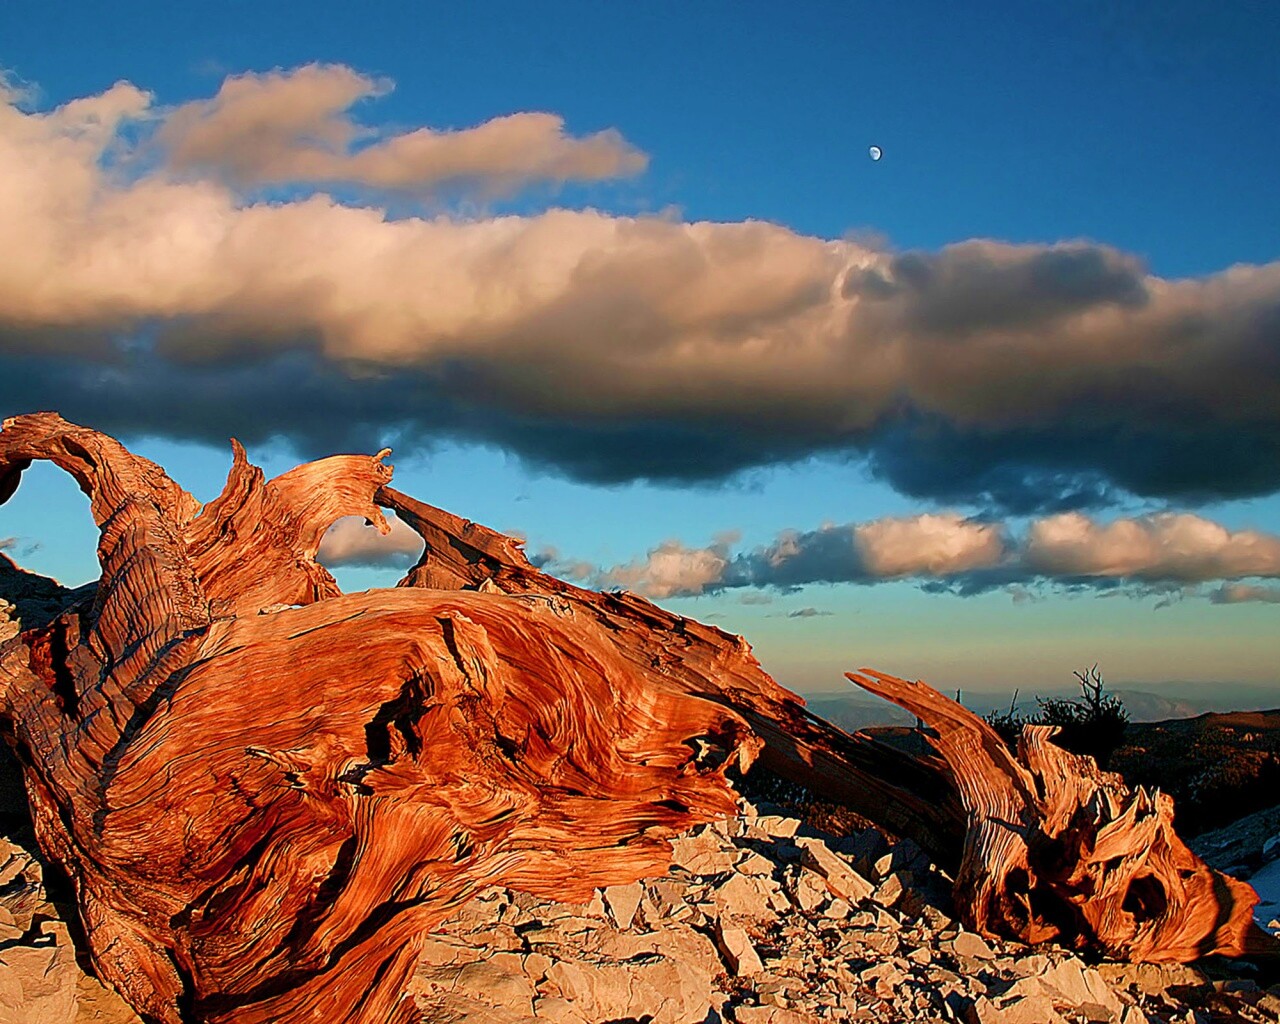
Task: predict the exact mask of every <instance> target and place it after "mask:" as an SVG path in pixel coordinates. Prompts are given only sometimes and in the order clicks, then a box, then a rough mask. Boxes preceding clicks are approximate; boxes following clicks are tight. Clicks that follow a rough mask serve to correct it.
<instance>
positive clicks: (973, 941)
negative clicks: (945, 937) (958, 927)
mask: <svg viewBox="0 0 1280 1024" xmlns="http://www.w3.org/2000/svg"><path fill="white" fill-rule="evenodd" d="M947 945H948V946H950V948H951V951H952V952H953V953H955V955H956V956H963V957H968V958H969V959H971V960H990V959H991V958H992V957H994V956H995V953H994V951H993V950H992V949H991V947H990V946H989V945H988V944H987V940H986V939H984V938H983V937H982V936H981V935H976V934H974V933H973V932H961V933H960V934H959V935H957V936H956V937H955V938H954V939H952V940H951V941H950V942H949V943H947Z"/></svg>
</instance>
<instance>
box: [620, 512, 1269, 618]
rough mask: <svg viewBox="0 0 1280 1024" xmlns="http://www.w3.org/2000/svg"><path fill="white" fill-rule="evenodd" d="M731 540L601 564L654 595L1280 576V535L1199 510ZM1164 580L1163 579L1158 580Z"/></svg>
mask: <svg viewBox="0 0 1280 1024" xmlns="http://www.w3.org/2000/svg"><path fill="white" fill-rule="evenodd" d="M731 544H732V541H730V542H728V543H726V542H723V541H722V542H718V543H716V544H713V545H711V546H709V547H706V548H689V547H686V546H685V545H683V544H681V543H680V542H679V541H675V540H671V541H667V542H665V543H664V544H662V545H661V546H659V547H658V548H656V549H655V550H653V551H650V552H649V555H648V557H647V558H646V559H644V560H641V561H636V562H631V563H628V564H627V565H623V566H617V567H615V568H613V569H609V570H605V571H603V572H600V573H598V574H596V576H595V578H596V579H598V580H602V581H605V582H614V583H619V584H622V585H625V586H627V587H629V588H630V589H633V590H637V591H639V592H641V593H645V594H648V595H649V596H651V597H657V598H662V597H674V596H681V595H694V594H702V593H707V592H711V591H718V590H724V589H728V588H736V587H777V588H781V589H791V588H795V587H799V586H804V585H806V584H811V583H863V584H869V583H878V582H883V581H886V580H897V579H914V580H917V581H920V582H922V583H941V584H945V585H947V586H948V587H949V589H954V590H955V591H957V592H959V593H980V592H984V591H987V590H992V589H996V588H998V587H999V588H1006V589H1007V590H1008V591H1009V593H1011V594H1012V595H1013V598H1014V600H1015V601H1016V602H1025V601H1027V600H1030V599H1032V598H1033V597H1034V593H1033V592H1032V591H1029V590H1028V589H1027V586H1028V584H1039V583H1048V584H1053V583H1062V584H1066V585H1070V586H1081V585H1085V586H1087V585H1090V584H1091V583H1092V584H1094V585H1097V586H1105V587H1111V586H1113V585H1114V584H1115V583H1117V582H1121V581H1123V582H1127V583H1131V584H1133V587H1132V591H1131V592H1132V593H1133V594H1135V595H1138V596H1148V595H1150V594H1152V593H1155V592H1157V591H1158V593H1159V594H1160V595H1162V596H1164V597H1166V598H1167V597H1168V595H1170V594H1172V593H1174V592H1175V591H1176V592H1177V594H1178V595H1180V596H1184V597H1185V596H1190V595H1191V594H1193V593H1196V592H1197V591H1196V590H1195V588H1194V586H1193V585H1195V584H1199V583H1204V582H1208V581H1211V580H1238V579H1241V578H1247V577H1271V578H1280V537H1277V536H1275V535H1273V534H1265V533H1260V532H1258V531H1254V530H1240V531H1236V532H1232V531H1229V530H1227V529H1226V528H1225V527H1223V526H1221V525H1220V524H1218V523H1214V522H1212V521H1210V520H1207V519H1202V518H1200V517H1198V516H1194V515H1186V514H1183V515H1169V514H1166V515H1154V516H1142V517H1138V518H1133V519H1118V520H1115V521H1114V522H1110V523H1101V522H1097V521H1095V520H1092V519H1089V518H1088V517H1086V516H1083V515H1080V514H1078V513H1071V514H1063V515H1056V516H1048V517H1045V518H1042V519H1038V520H1034V521H1032V522H1031V523H1030V524H1029V526H1028V527H1027V528H1026V530H1025V532H1023V533H1022V534H1020V535H1015V531H1014V530H1013V529H1012V528H1011V527H1010V526H1009V525H1008V524H1006V523H1000V522H990V521H985V520H977V519H966V518H964V517H962V516H959V515H956V514H954V513H947V514H941V515H933V514H924V515H918V516H907V517H898V518H893V517H886V518H883V519H877V520H873V521H870V522H866V523H846V524H843V525H834V524H828V525H825V526H823V527H821V528H819V529H817V530H810V531H804V532H802V531H798V530H784V531H782V532H781V533H780V534H779V535H778V537H777V539H775V540H774V542H773V543H772V544H769V545H766V546H764V547H760V548H756V549H754V550H752V551H746V552H739V553H736V554H735V553H734V552H733V551H732V550H731ZM1153 588H1154V589H1153ZM1271 593H1273V591H1271V590H1267V589H1265V588H1259V587H1255V586H1250V585H1232V586H1225V587H1223V588H1222V589H1221V590H1219V591H1217V592H1215V593H1214V594H1213V595H1211V597H1212V600H1214V601H1215V602H1218V603H1229V602H1233V601H1243V600H1270V599H1271V598H1270V596H1268V595H1270V594H1271Z"/></svg>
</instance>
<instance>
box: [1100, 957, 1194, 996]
mask: <svg viewBox="0 0 1280 1024" xmlns="http://www.w3.org/2000/svg"><path fill="white" fill-rule="evenodd" d="M1098 973H1099V974H1100V975H1101V976H1102V978H1103V979H1104V980H1105V981H1106V982H1107V984H1108V985H1110V986H1112V987H1113V988H1128V989H1132V990H1134V991H1137V992H1140V993H1142V994H1143V995H1147V996H1156V995H1159V994H1160V993H1162V992H1165V991H1167V990H1168V989H1170V988H1173V987H1175V986H1178V987H1184V988H1202V987H1206V986H1208V984H1209V979H1208V977H1206V975H1205V974H1204V972H1203V971H1201V970H1200V969H1199V968H1197V967H1193V966H1192V965H1191V964H1114V963H1104V964H1099V965H1098Z"/></svg>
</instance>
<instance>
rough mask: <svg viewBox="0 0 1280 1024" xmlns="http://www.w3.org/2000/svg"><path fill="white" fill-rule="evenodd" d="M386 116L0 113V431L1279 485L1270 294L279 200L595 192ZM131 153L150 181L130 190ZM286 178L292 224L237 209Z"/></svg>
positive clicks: (555, 217) (484, 144) (555, 214)
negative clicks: (4, 235)
mask: <svg viewBox="0 0 1280 1024" xmlns="http://www.w3.org/2000/svg"><path fill="white" fill-rule="evenodd" d="M300 83H301V84H307V83H310V84H309V86H308V88H306V89H303V88H302V87H301V84H300ZM385 88H386V85H385V83H380V82H379V81H377V80H376V79H373V78H370V77H368V76H363V75H360V74H358V73H356V72H353V71H351V70H350V69H345V68H335V67H332V66H310V67H308V68H302V69H298V70H296V71H293V72H273V73H270V74H265V75H248V76H240V77H238V78H233V79H229V80H228V82H227V83H225V84H224V86H223V89H222V90H221V91H220V92H219V94H218V96H216V97H214V98H213V99H211V100H208V101H198V102H196V103H195V104H184V105H182V106H179V107H176V108H173V109H171V110H167V111H166V110H165V109H164V108H161V107H157V106H156V105H155V102H154V101H153V99H152V97H150V96H149V95H148V94H147V93H145V92H143V91H142V90H140V89H138V88H136V87H134V86H132V85H130V84H128V83H124V82H122V83H118V84H117V85H115V86H113V87H112V88H111V89H109V90H107V91H106V92H104V93H102V94H100V95H97V96H91V97H86V98H84V99H81V100H76V101H73V102H72V103H68V104H66V105H64V106H62V107H60V108H58V109H56V110H53V111H50V112H45V113H40V112H28V111H26V110H23V109H19V107H18V106H17V105H16V101H14V100H13V99H12V97H8V98H7V99H5V101H4V102H0V223H4V224H5V225H6V229H7V231H8V232H9V234H10V235H11V236H12V237H15V238H22V239H23V245H22V246H21V247H17V246H10V247H8V249H6V250H4V251H0V408H4V409H6V410H10V411H27V410H30V409H34V408H57V409H59V410H60V411H61V412H63V414H64V415H66V416H68V417H70V418H72V419H79V420H82V421H85V422H90V423H92V424H93V425H95V426H97V427H100V428H102V429H107V430H111V431H115V432H117V433H122V434H126V435H129V434H138V433H145V434H150V435H156V434H162V435H165V436H169V437H173V438H179V439H189V440H198V441H209V442H216V443H219V444H222V443H225V439H226V437H227V436H229V435H232V434H234V435H235V436H238V437H240V438H241V439H242V440H244V441H246V442H247V443H254V442H261V441H265V440H267V439H269V438H273V437H281V438H284V439H287V440H289V441H290V442H292V443H293V444H294V446H295V447H296V448H297V449H298V451H299V453H300V454H303V455H313V454H317V453H321V452H324V453H327V452H329V451H332V450H334V449H338V448H351V447H357V448H360V449H369V450H376V448H377V447H380V446H382V445H383V444H387V443H391V444H393V445H394V446H395V447H397V448H398V449H399V450H402V451H412V450H414V449H415V448H417V449H421V448H424V447H429V446H430V445H432V444H434V443H437V442H439V441H442V440H448V439H461V440H467V441H472V442H479V443H484V444H490V445H495V446H499V447H501V448H503V449H505V450H507V451H511V452H514V453H516V454H518V455H519V456H521V457H523V458H524V459H525V460H526V461H527V462H529V463H530V464H532V465H534V466H537V467H542V468H546V469H549V470H552V471H555V472H558V473H562V474H565V475H568V476H570V477H573V478H576V479H579V480H584V481H590V482H606V483H607V482H619V481H626V480H634V479H641V478H643V479H650V480H658V481H667V482H680V483H700V482H710V481H717V480H722V479H724V478H725V477H727V476H730V475H732V474H734V473H736V472H739V471H741V470H744V469H747V468H750V467H756V466H764V465H769V464H774V463H781V462H787V461H791V460H796V459H801V458H807V457H811V456H814V455H823V456H827V457H829V458H831V459H833V460H859V461H861V460H865V462H866V465H867V466H868V467H869V468H870V470H871V471H872V473H873V474H875V475H876V476H878V477H879V478H880V479H882V480H884V481H886V482H887V483H889V484H890V485H891V486H893V487H895V488H897V489H898V490H899V491H901V492H902V493H904V494H907V495H911V496H915V497H918V498H921V499H923V500H933V501H941V502H946V503H948V504H969V503H975V504H980V505H983V506H987V507H991V508H999V509H1004V510H1006V511H1010V512H1013V513H1019V514H1021V513H1038V514H1043V513H1046V512H1060V511H1065V510H1071V509H1084V508H1090V507H1097V506H1101V505H1105V504H1107V503H1108V502H1111V501H1113V500H1115V499H1116V497H1117V496H1123V494H1124V493H1126V492H1131V493H1134V494H1139V495H1145V496H1159V497H1163V498H1169V499H1178V500H1182V501H1207V500H1210V499H1215V498H1222V497H1231V496H1244V495H1253V494H1266V493H1271V492H1272V491H1274V490H1276V489H1278V488H1280V358H1277V352H1278V351H1280V350H1278V349H1277V346H1276V338H1277V337H1280V263H1272V264H1267V265H1264V266H1236V267H1232V268H1229V269H1227V270H1224V271H1222V272H1220V273H1217V274H1213V275H1209V276H1206V277H1202V278H1190V279H1183V280H1167V279H1162V278H1159V277H1157V276H1154V275H1152V274H1150V273H1148V272H1147V271H1146V270H1145V269H1144V267H1143V266H1142V265H1141V263H1140V261H1139V260H1138V259H1137V258H1136V257H1134V256H1132V255H1130V254H1126V253H1123V252H1120V251H1118V250H1116V249H1114V248H1111V247H1108V246H1105V245H1099V244H1096V243H1092V242H1082V241H1068V242H1060V243H1056V244H1049V245H1011V244H1006V243H1001V242H996V241H989V240H975V241H968V242H962V243H959V244H957V245H953V246H948V247H946V248H943V249H941V250H939V251H937V252H930V253H926V252H907V253H893V252H889V251H887V250H885V249H884V248H883V247H878V246H877V245H875V244H872V243H869V242H867V241H856V240H851V239H845V240H835V241H832V240H825V239H820V238H814V237H809V236H805V235H801V234H797V233H795V232H793V231H790V230H788V229H786V228H783V227H780V226H777V225H772V224H766V223H759V222H751V221H748V222H743V223H682V222H680V221H677V220H674V219H671V218H664V217H620V216H611V215H609V214H607V213H603V212H600V211H595V210H567V209H551V210H547V211H545V212H542V213H536V214H530V215H526V216H499V217H485V218H470V219H468V218H463V217H458V216H448V215H444V214H440V215H436V216H432V217H422V216H417V217H415V216H398V217H394V218H393V217H392V216H390V215H389V214H388V213H387V212H386V211H385V210H382V209H379V208H376V207H373V206H367V205H366V206H361V205H355V204H351V203H343V202H340V201H338V200H337V199H334V198H333V197H331V196H328V195H325V194H322V193H318V192H317V193H307V192H306V187H307V186H314V185H317V184H324V183H325V182H328V181H336V180H338V179H339V178H341V179H342V180H344V181H356V180H358V181H359V182H360V183H364V184H372V185H377V186H378V187H385V188H390V189H400V188H402V187H403V188H405V189H414V188H419V187H427V186H428V185H429V183H431V182H439V181H443V180H445V179H444V178H442V177H440V175H442V174H447V175H454V174H456V173H461V172H460V171H458V168H463V169H464V170H465V172H466V175H472V176H478V179H484V180H488V181H490V182H491V183H501V182H503V181H506V180H507V178H508V177H509V176H511V175H514V176H515V177H514V178H512V179H511V180H516V179H518V180H520V181H525V180H529V176H530V175H533V176H535V177H536V176H539V175H542V176H544V177H545V176H546V175H548V174H549V175H551V176H552V177H555V176H556V175H560V174H572V175H577V176H590V175H592V174H595V173H597V171H599V173H601V174H603V173H606V171H607V170H608V167H609V166H612V165H611V164H610V162H609V161H610V159H612V158H608V159H603V158H601V159H600V160H598V159H597V156H590V157H589V158H588V155H587V154H588V152H589V153H592V154H595V153H597V149H598V148H599V147H600V146H604V150H605V151H608V152H614V149H615V148H616V147H614V142H613V141H610V140H611V139H613V137H612V136H610V137H609V138H608V139H606V140H605V142H607V143H608V145H605V143H603V142H601V141H600V137H599V136H589V137H587V138H585V139H577V138H571V137H567V136H564V135H563V132H562V127H560V126H558V124H557V125H550V122H545V123H543V127H542V128H538V129H537V130H536V131H534V135H535V136H537V138H541V139H544V141H545V142H546V144H545V145H542V144H538V145H533V144H530V145H528V146H526V145H524V144H521V145H516V146H514V148H512V149H510V150H507V149H504V147H503V145H499V144H498V143H497V142H493V139H499V140H501V139H506V138H509V137H510V138H514V137H517V136H519V137H520V138H522V139H523V138H524V137H525V136H524V135H523V134H521V133H523V132H524V131H525V128H522V127H520V126H519V124H516V123H508V121H509V120H510V119H499V120H498V121H495V122H489V123H488V125H486V126H481V128H478V129H474V131H475V132H481V131H482V130H483V131H486V132H489V134H484V135H471V134H469V133H470V132H471V131H473V130H471V129H468V130H466V131H461V132H440V133H434V134H433V133H430V132H428V133H427V134H426V135H422V136H421V137H419V136H420V133H416V132H408V133H400V134H396V133H390V134H388V133H381V132H378V131H377V130H376V129H373V128H368V129H366V128H363V127H361V125H359V124H358V123H357V122H355V121H354V120H353V119H352V118H351V116H350V115H349V113H348V111H349V109H350V108H351V106H352V105H353V104H355V103H357V102H360V101H361V99H362V98H371V97H375V96H376V95H378V94H379V93H380V92H381V91H384V90H385ZM540 123H541V122H540ZM489 126H493V127H492V128H491V129H490V128H489ZM526 127H527V126H526ZM539 132H541V133H542V134H540V135H539V134H538V133H539ZM505 133H510V135H508V134H505ZM138 135H141V136H142V141H135V142H131V141H130V140H131V139H134V138H135V136H138ZM415 139H416V140H418V141H413V142H412V144H410V140H415ZM557 140H558V141H557ZM593 140H596V141H594V142H593ZM614 141H618V140H614ZM419 142H421V143H422V145H423V146H425V147H426V149H420V148H419ZM491 143H492V145H491ZM618 144H619V145H621V143H620V141H618ZM156 146H159V147H160V149H161V151H163V152H165V153H167V154H168V159H169V161H170V164H169V165H167V166H166V165H164V164H161V165H158V166H157V165H155V164H154V162H152V163H148V161H147V160H146V159H143V157H144V156H146V154H147V153H151V152H154V148H155V147H156ZM433 147H435V148H433ZM439 147H446V149H440V148H439ZM448 147H455V148H453V149H448ZM583 147H585V148H583ZM592 147H596V148H592ZM428 149H429V150H430V151H431V152H432V153H433V154H436V155H434V156H432V157H431V158H430V159H427V158H426V157H423V156H420V153H422V152H426V151H427V150H428ZM446 150H447V151H448V152H449V153H453V154H455V155H454V156H448V157H447V158H446V157H444V156H439V154H440V153H443V152H446ZM618 152H619V153H620V152H621V150H618ZM503 153H513V154H516V156H512V157H511V158H510V159H508V158H507V157H505V156H501V158H500V154H503ZM531 153H532V154H534V155H532V156H531V155H530V154H531ZM539 153H540V154H542V155H540V156H539V155H537V154H539ZM365 154H372V155H368V156H366V155H365ZM457 154H462V155H457ZM466 154H472V155H470V156H468V155H466ZM474 154H481V156H475V155H474ZM495 154H499V155H495ZM548 154H550V155H548ZM556 154H560V155H556ZM565 154H571V155H565ZM517 156H518V158H519V159H518V160H517V158H516V157H517ZM526 158H527V160H529V161H533V162H532V163H528V162H526V163H520V162H519V161H520V160H526ZM579 160H581V162H580V163H575V161H579ZM468 161H470V162H468ZM504 161H505V162H504ZM513 161H514V162H513ZM626 166H628V164H627V159H626V158H625V157H623V156H619V157H618V159H617V168H621V170H622V171H625V168H626ZM374 167H376V168H378V169H377V170H376V171H375V170H373V169H372V168H374ZM548 168H550V169H551V170H548ZM617 168H615V170H616V169H617ZM609 173H613V172H609ZM335 176H336V177H335ZM285 178H288V181H287V182H286V183H287V184H288V185H289V186H290V190H289V192H288V194H289V195H296V196H297V197H296V198H291V199H287V200H277V201H273V202H265V201H261V200H255V199H254V198H253V197H252V193H246V192H244V191H243V189H244V188H245V187H249V186H255V187H256V186H257V185H259V184H262V183H265V182H277V181H281V182H283V181H284V179H285ZM450 180H452V179H450ZM557 180H558V179H557ZM414 183H416V184H414ZM970 533H972V531H970ZM966 536H969V535H968V534H966ZM976 536H977V534H973V537H970V540H973V538H974V537H976ZM824 539H825V540H826V541H828V542H830V543H835V544H838V543H839V542H840V539H839V538H838V537H828V538H824ZM990 542H991V538H990V536H987V537H986V538H985V540H982V541H981V542H979V541H976V540H975V541H974V543H978V544H979V547H978V548H977V549H975V551H977V552H981V551H984V550H985V549H984V548H982V547H981V544H983V543H990ZM886 543H887V542H886ZM835 553H836V552H833V554H835ZM943 554H944V556H945V554H946V553H945V552H944V553H943ZM672 557H673V558H674V559H675V560H676V561H679V560H680V558H684V559H685V561H687V560H688V558H689V557H690V556H689V555H688V553H687V552H686V553H685V554H684V555H683V556H677V555H673V556H672ZM842 557H846V558H848V559H851V561H850V563H849V564H850V565H854V566H857V565H861V562H860V561H858V560H859V559H861V558H862V557H863V554H862V553H860V552H858V551H855V552H854V553H852V554H848V553H844V554H843V555H842ZM974 557H979V555H978V554H975V555H974ZM793 568H795V569H796V571H799V568H800V566H799V565H795V566H793ZM926 568H927V567H926ZM690 571H695V572H696V570H690Z"/></svg>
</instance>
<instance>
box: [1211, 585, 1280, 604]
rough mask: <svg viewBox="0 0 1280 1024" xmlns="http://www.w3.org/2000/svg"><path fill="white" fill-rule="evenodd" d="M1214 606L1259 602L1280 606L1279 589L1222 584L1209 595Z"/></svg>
mask: <svg viewBox="0 0 1280 1024" xmlns="http://www.w3.org/2000/svg"><path fill="white" fill-rule="evenodd" d="M1209 600H1210V601H1212V602H1213V603H1214V604H1243V603H1244V602H1246V601H1261V602H1264V603H1266V604H1280V587H1264V586H1261V585H1259V584H1256V583H1224V584H1223V585H1222V586H1221V587H1219V588H1218V589H1217V590H1215V591H1213V592H1212V593H1211V594H1210V595H1209Z"/></svg>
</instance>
